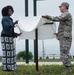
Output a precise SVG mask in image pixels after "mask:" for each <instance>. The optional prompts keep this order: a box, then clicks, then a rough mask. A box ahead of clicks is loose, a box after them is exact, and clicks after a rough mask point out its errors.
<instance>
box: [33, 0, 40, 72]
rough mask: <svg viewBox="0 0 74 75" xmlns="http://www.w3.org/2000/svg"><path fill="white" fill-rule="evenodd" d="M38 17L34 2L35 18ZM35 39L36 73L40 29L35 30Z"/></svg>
mask: <svg viewBox="0 0 74 75" xmlns="http://www.w3.org/2000/svg"><path fill="white" fill-rule="evenodd" d="M36 15H37V3H36V0H34V16H36ZM35 38H36V40H35V41H34V61H35V62H36V71H38V70H39V69H38V29H36V30H35Z"/></svg>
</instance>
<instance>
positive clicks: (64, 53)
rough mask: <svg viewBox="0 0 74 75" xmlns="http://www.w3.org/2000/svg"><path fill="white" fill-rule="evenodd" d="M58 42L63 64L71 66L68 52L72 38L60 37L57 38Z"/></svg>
mask: <svg viewBox="0 0 74 75" xmlns="http://www.w3.org/2000/svg"><path fill="white" fill-rule="evenodd" d="M59 43H60V56H61V59H62V61H63V65H64V66H71V61H70V54H69V52H70V48H71V43H72V38H69V37H61V38H60V39H59Z"/></svg>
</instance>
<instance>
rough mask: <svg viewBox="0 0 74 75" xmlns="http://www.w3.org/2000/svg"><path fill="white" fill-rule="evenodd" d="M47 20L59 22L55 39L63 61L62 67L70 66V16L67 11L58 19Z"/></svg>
mask: <svg viewBox="0 0 74 75" xmlns="http://www.w3.org/2000/svg"><path fill="white" fill-rule="evenodd" d="M49 19H52V20H53V21H57V22H60V24H59V28H58V34H57V39H58V40H59V42H60V54H61V59H62V60H63V64H64V66H71V61H70V59H69V51H70V48H71V43H72V16H71V14H70V13H69V12H68V11H67V12H64V13H63V14H61V16H59V17H51V16H49Z"/></svg>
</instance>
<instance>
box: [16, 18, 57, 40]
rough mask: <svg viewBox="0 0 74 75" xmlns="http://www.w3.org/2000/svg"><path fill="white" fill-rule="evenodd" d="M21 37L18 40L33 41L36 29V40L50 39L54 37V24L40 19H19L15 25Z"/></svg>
mask: <svg viewBox="0 0 74 75" xmlns="http://www.w3.org/2000/svg"><path fill="white" fill-rule="evenodd" d="M17 27H18V28H19V30H20V32H22V35H21V36H19V39H20V40H21V39H33V40H34V39H35V29H38V39H39V40H46V39H52V38H55V37H56V36H55V35H54V33H55V32H56V24H55V23H54V22H53V21H50V20H47V19H45V18H42V17H24V18H20V19H19V24H18V25H17Z"/></svg>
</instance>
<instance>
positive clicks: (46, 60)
mask: <svg viewBox="0 0 74 75" xmlns="http://www.w3.org/2000/svg"><path fill="white" fill-rule="evenodd" d="M71 61H73V62H74V59H71ZM0 62H2V61H1V60H0ZM17 62H25V60H17ZM29 62H34V60H29ZM39 62H61V59H39Z"/></svg>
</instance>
